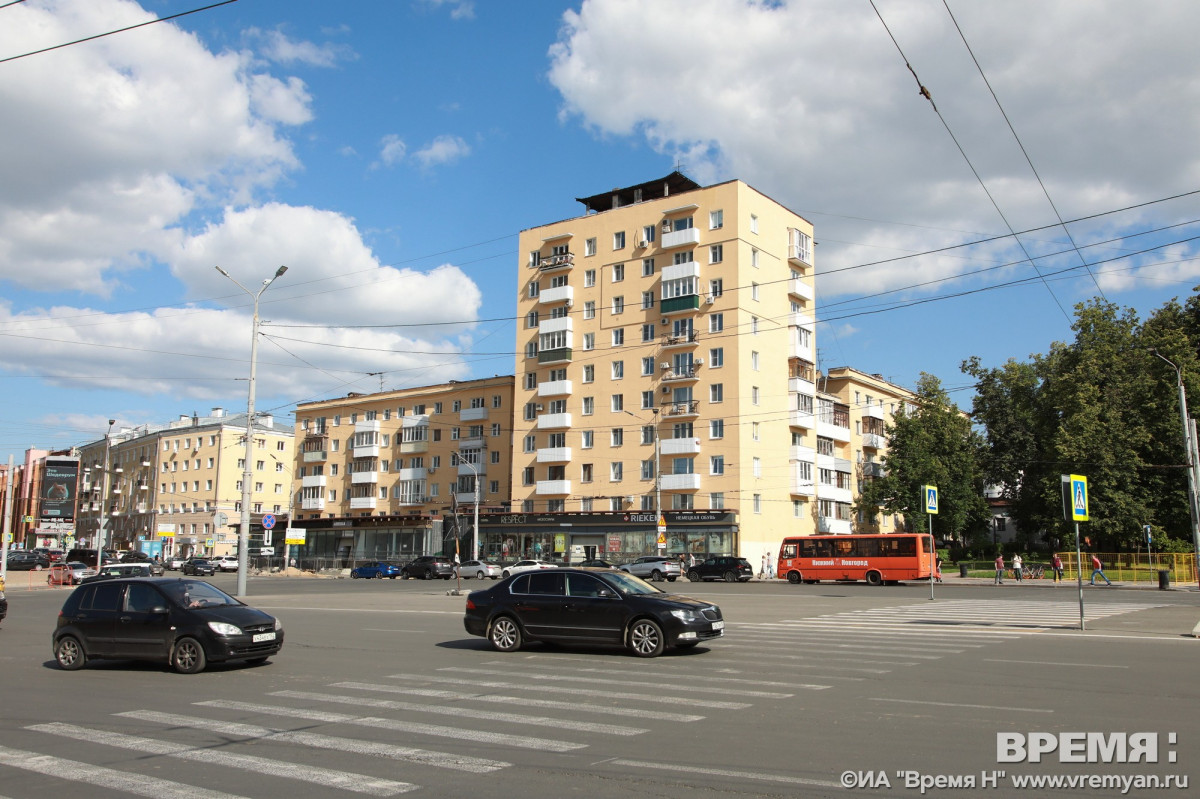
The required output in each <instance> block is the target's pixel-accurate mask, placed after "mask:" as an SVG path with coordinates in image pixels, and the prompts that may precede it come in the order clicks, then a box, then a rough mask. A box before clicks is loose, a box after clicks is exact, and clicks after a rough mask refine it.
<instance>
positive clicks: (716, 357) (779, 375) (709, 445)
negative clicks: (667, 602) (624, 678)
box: [512, 172, 852, 567]
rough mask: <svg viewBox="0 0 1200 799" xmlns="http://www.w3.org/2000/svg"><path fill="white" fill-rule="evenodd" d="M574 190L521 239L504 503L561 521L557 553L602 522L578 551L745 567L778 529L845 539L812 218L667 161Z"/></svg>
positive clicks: (844, 416) (839, 450)
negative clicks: (606, 184)
mask: <svg viewBox="0 0 1200 799" xmlns="http://www.w3.org/2000/svg"><path fill="white" fill-rule="evenodd" d="M579 202H581V203H583V206H584V213H583V214H581V215H579V216H576V217H573V218H570V219H566V220H563V221H560V222H554V223H551V224H547V225H540V226H537V227H533V228H530V229H528V230H524V231H522V232H521V234H520V245H519V246H520V252H521V253H522V263H521V264H520V266H519V269H518V275H517V290H518V293H519V299H518V309H519V313H518V333H517V349H518V353H517V365H516V373H517V374H516V383H517V384H516V388H515V394H516V396H515V400H514V404H515V418H514V433H513V443H514V452H513V461H512V469H513V471H512V484H513V511H514V512H519V513H521V514H523V515H526V516H531V515H532V516H535V517H536V516H538V515H539V514H567V515H566V516H565V517H563V518H564V519H566V522H565V524H566V525H569V526H568V532H567V533H566V534H563V535H562V537H561V538H560V539H559V540H560V541H565V542H566V544H567V545H568V547H573V546H574V545H576V544H577V541H576V536H575V535H574V534H573V532H570V531H571V530H572V529H573V528H572V527H570V525H575V524H576V523H579V524H583V523H584V522H586V521H587V520H588V519H590V518H593V517H592V515H594V514H601V518H602V519H606V521H603V522H602V523H600V524H598V525H597V524H593V525H592V527H600V528H602V529H603V531H604V533H605V534H604V535H599V536H598V535H597V533H599V532H600V530H589V532H588V533H587V543H589V544H596V543H601V544H602V545H603V547H602V551H604V552H608V553H610V554H613V555H615V554H616V553H620V555H621V556H622V557H625V556H631V555H636V554H652V553H655V552H666V553H668V554H672V555H677V554H680V553H685V552H686V553H691V554H695V555H697V556H699V555H701V554H705V553H716V552H725V553H728V552H734V553H738V554H741V555H742V556H743V557H747V558H749V559H750V560H751V561H752V563H754V565H755V566H756V567H757V565H758V563H759V560H758V559H759V558H760V557H761V555H762V553H764V552H772V553H774V552H777V551H778V544H779V541H780V539H781V538H782V537H783V536H784V535H788V534H795V533H811V532H813V531H814V530H816V529H818V527H821V528H830V527H839V526H840V525H835V524H833V522H835V521H838V522H840V521H845V522H846V525H845V526H846V530H845V531H846V532H848V531H849V503H850V481H851V475H852V469H851V466H850V457H851V456H850V426H849V425H850V422H849V414H848V408H846V406H845V403H844V402H841V401H840V400H839V399H837V398H835V397H832V396H830V397H825V396H822V395H820V394H819V393H818V392H817V386H816V369H815V362H816V357H815V352H816V340H815V334H814V292H813V240H812V236H813V228H812V225H811V223H809V222H808V221H807V220H805V219H804V218H802V217H801V216H799V215H798V214H796V213H794V212H792V211H790V210H788V209H787V208H785V207H784V206H782V205H781V204H779V203H778V202H776V201H774V200H772V199H771V198H770V197H767V196H766V195H764V194H762V193H761V192H759V191H757V190H755V189H754V188H753V187H751V186H748V185H747V184H745V183H743V182H741V181H737V180H734V181H729V182H725V183H720V184H716V185H712V186H701V185H699V184H697V183H695V182H694V181H692V180H690V179H689V178H687V177H685V176H684V175H682V174H680V173H678V172H675V173H672V174H671V175H669V176H667V177H665V178H663V179H661V180H656V181H649V182H647V183H642V184H639V185H636V186H630V187H626V188H620V189H614V190H612V191H609V192H604V193H602V194H598V195H594V196H591V197H585V198H580V199H579ZM826 439H828V441H830V442H832V443H831V444H829V443H826ZM826 451H828V454H826ZM818 453H821V455H823V456H824V458H827V460H828V462H826V460H825V459H822V460H821V461H819V462H818ZM826 466H828V467H829V468H828V471H829V472H830V475H829V479H830V480H831V481H832V484H831V486H830V488H829V489H828V490H826V491H822V490H821V489H822V488H824V486H823V485H819V484H818V483H817V482H816V481H814V475H817V476H818V477H820V476H821V475H823V474H825V467H826ZM842 470H844V471H842ZM834 472H837V473H838V474H837V475H834V474H833V473H834ZM814 507H817V508H818V510H821V509H822V508H823V509H824V510H821V512H820V513H819V514H818V513H815V512H814V510H813V509H814ZM659 511H661V512H662V513H661V515H662V518H663V521H665V531H664V533H665V534H664V535H663V536H661V538H662V539H665V545H664V546H662V547H659V546H658V542H659V539H660V536H659V535H658V532H659V531H658V530H657V529H656V528H658V527H660V525H659V524H658V514H659ZM577 515H578V516H577Z"/></svg>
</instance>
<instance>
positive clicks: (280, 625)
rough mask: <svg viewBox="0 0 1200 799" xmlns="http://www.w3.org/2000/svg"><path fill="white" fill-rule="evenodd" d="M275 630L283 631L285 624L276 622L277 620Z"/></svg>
mask: <svg viewBox="0 0 1200 799" xmlns="http://www.w3.org/2000/svg"><path fill="white" fill-rule="evenodd" d="M275 629H276V630H282V629H283V622H281V621H280V620H279V619H276V620H275Z"/></svg>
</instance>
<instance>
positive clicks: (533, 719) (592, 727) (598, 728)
mask: <svg viewBox="0 0 1200 799" xmlns="http://www.w3.org/2000/svg"><path fill="white" fill-rule="evenodd" d="M271 696H282V697H287V698H288V699H315V700H317V701H319V702H339V703H341V704H345V705H355V706H357V707H362V697H361V696H342V695H339V694H321V693H316V692H314V691H272V692H271ZM371 707H373V708H380V709H382V710H410V711H414V712H417V713H438V714H440V715H447V716H454V717H456V718H462V719H471V720H476V719H484V720H487V721H505V722H509V723H510V724H532V725H537V726H541V727H557V728H559V729H563V730H576V731H578V732H594V733H599V734H601V735H641V734H642V733H646V732H649V730H648V729H646V728H644V727H623V726H618V725H616V724H595V723H592V722H587V721H574V720H572V719H556V718H551V717H550V716H526V715H524V714H521V713H498V712H495V711H488V710H480V709H479V708H471V709H470V710H465V711H464V710H462V709H458V710H455V711H451V710H449V709H447V708H445V707H442V706H433V705H422V704H420V703H418V702H397V701H395V700H389V699H375V700H373V701H372V702H371Z"/></svg>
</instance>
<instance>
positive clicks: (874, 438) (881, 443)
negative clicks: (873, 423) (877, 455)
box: [862, 433, 887, 449]
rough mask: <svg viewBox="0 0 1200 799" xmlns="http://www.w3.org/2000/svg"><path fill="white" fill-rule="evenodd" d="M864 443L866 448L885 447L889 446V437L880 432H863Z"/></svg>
mask: <svg viewBox="0 0 1200 799" xmlns="http://www.w3.org/2000/svg"><path fill="white" fill-rule="evenodd" d="M862 445H863V448H864V449H884V448H886V447H887V439H886V438H884V437H883V436H881V435H879V434H878V433H863V435H862Z"/></svg>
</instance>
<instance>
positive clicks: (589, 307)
mask: <svg viewBox="0 0 1200 799" xmlns="http://www.w3.org/2000/svg"><path fill="white" fill-rule="evenodd" d="M583 318H584V319H595V318H596V301H595V300H588V301H587V302H585V303H584V304H583Z"/></svg>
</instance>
